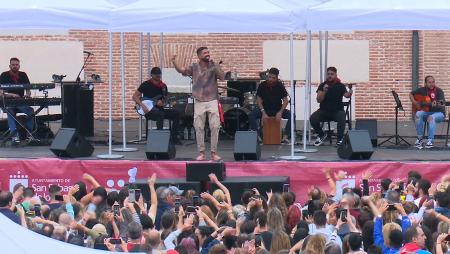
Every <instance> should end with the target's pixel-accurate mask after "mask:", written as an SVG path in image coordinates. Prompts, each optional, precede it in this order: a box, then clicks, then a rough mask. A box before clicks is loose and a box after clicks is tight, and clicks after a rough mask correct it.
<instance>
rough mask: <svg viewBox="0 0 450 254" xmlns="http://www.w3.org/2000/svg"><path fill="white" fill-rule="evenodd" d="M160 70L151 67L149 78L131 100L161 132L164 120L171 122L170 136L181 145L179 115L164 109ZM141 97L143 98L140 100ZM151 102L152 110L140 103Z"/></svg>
mask: <svg viewBox="0 0 450 254" xmlns="http://www.w3.org/2000/svg"><path fill="white" fill-rule="evenodd" d="M161 74H162V73H161V69H160V68H159V67H153V68H152V69H151V71H150V75H151V78H150V79H149V80H147V81H145V82H143V83H142V84H141V85H140V86H139V88H138V89H137V90H136V91H135V92H134V94H133V100H134V101H135V102H136V103H137V104H138V105H139V106H140V107H142V109H143V110H144V112H145V117H146V118H147V119H150V120H153V121H156V128H157V129H158V130H162V128H163V123H164V122H163V121H164V119H169V120H172V129H171V136H172V141H173V142H174V144H178V145H179V144H181V142H180V140H179V139H178V136H177V133H178V125H179V119H180V116H179V113H178V111H176V110H175V109H165V108H164V105H165V99H166V97H167V93H168V92H167V85H166V84H165V83H164V82H163V81H162V80H161ZM142 96H143V98H141V97H142ZM146 99H147V100H152V101H153V108H151V109H149V108H147V106H146V105H145V104H144V103H142V101H144V100H146Z"/></svg>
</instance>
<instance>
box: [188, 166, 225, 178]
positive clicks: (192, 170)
mask: <svg viewBox="0 0 450 254" xmlns="http://www.w3.org/2000/svg"><path fill="white" fill-rule="evenodd" d="M211 173H212V174H215V175H216V176H217V179H219V181H222V180H223V179H224V178H225V176H226V168H225V163H223V162H188V163H186V181H199V182H200V181H209V177H208V175H209V174H211Z"/></svg>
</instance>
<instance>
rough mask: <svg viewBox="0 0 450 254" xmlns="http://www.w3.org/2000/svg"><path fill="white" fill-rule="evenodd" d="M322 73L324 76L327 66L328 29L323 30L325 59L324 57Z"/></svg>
mask: <svg viewBox="0 0 450 254" xmlns="http://www.w3.org/2000/svg"><path fill="white" fill-rule="evenodd" d="M323 66H324V70H323V71H324V73H323V74H322V75H323V76H324V77H325V76H326V74H327V68H328V31H325V59H324V64H323Z"/></svg>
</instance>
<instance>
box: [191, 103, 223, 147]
mask: <svg viewBox="0 0 450 254" xmlns="http://www.w3.org/2000/svg"><path fill="white" fill-rule="evenodd" d="M206 116H208V120H209V129H210V130H211V152H217V142H218V140H219V128H220V115H219V106H218V104H217V100H212V101H198V100H195V103H194V128H195V136H196V138H197V149H198V151H199V152H204V151H205V121H206Z"/></svg>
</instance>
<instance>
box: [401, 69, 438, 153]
mask: <svg viewBox="0 0 450 254" xmlns="http://www.w3.org/2000/svg"><path fill="white" fill-rule="evenodd" d="M409 99H410V100H411V102H412V103H413V107H415V108H416V109H418V111H417V112H416V119H415V121H416V131H417V140H416V142H415V143H414V146H415V147H417V148H418V149H422V148H423V147H425V148H432V147H433V139H434V133H435V130H436V123H439V122H442V121H444V119H445V96H444V92H443V91H442V89H440V88H439V87H437V86H436V84H435V80H434V77H433V76H426V77H425V86H423V87H419V88H417V89H416V90H414V91H412V92H411V93H410V94H409ZM425 121H427V122H428V140H427V142H426V143H425V142H424V140H423V129H424V124H425ZM424 143H425V144H424Z"/></svg>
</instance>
